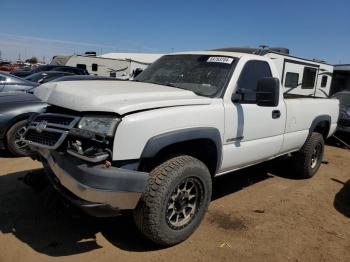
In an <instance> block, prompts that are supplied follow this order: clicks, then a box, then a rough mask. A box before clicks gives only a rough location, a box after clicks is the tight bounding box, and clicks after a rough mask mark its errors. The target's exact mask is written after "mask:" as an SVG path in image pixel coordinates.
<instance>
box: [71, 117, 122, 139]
mask: <svg viewBox="0 0 350 262" xmlns="http://www.w3.org/2000/svg"><path fill="white" fill-rule="evenodd" d="M119 122H120V118H115V117H110V116H84V117H82V118H81V119H80V121H79V123H78V128H79V129H82V130H87V131H91V132H95V133H98V134H103V135H107V136H113V135H114V130H115V128H116V126H117V125H118V123H119Z"/></svg>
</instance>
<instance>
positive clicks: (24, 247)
mask: <svg viewBox="0 0 350 262" xmlns="http://www.w3.org/2000/svg"><path fill="white" fill-rule="evenodd" d="M335 144H336V141H331V145H330V146H327V148H326V153H325V159H324V163H323V164H322V166H321V168H320V171H319V173H318V174H317V176H316V177H314V178H313V179H310V180H302V179H296V178H294V177H293V174H290V173H289V172H288V170H287V169H286V168H284V167H285V165H284V163H283V162H282V163H281V164H280V165H277V164H276V163H274V162H272V163H268V164H264V165H259V166H257V167H254V168H248V169H245V170H243V171H240V172H235V173H231V174H228V175H225V176H221V177H218V178H216V179H215V180H214V197H213V200H212V202H211V204H210V207H209V212H208V214H207V215H206V217H205V220H204V221H203V223H202V224H201V226H200V227H199V229H198V230H197V231H196V232H195V233H194V234H193V236H191V237H190V238H189V239H188V240H187V241H185V242H184V243H181V244H179V245H177V246H174V247H171V248H160V247H157V246H155V245H154V244H152V243H150V242H149V241H148V240H147V239H146V238H145V237H143V236H142V235H141V234H140V233H139V232H138V231H137V230H136V228H135V226H134V224H133V222H132V219H131V217H130V216H128V215H124V216H120V217H117V218H113V219H95V218H91V217H87V216H85V215H81V214H79V213H77V212H76V211H75V210H72V209H69V208H68V209H67V208H65V207H63V206H61V205H60V204H59V203H58V202H57V201H54V200H52V201H51V202H50V203H45V205H44V200H45V194H47V192H46V193H40V194H39V193H36V192H34V190H33V189H32V188H30V187H28V186H27V185H25V184H24V183H23V181H22V180H21V178H22V177H23V176H24V175H25V174H26V172H28V171H29V170H33V169H38V168H41V165H40V164H39V163H38V162H34V161H31V160H30V159H27V158H11V157H10V156H8V155H7V154H6V153H4V152H2V153H1V156H0V261H1V262H4V261H29V262H39V261H57V260H62V259H64V261H99V262H101V261H112V260H113V261H177V262H179V261H259V262H261V261H350V182H348V181H349V180H350V150H346V149H342V148H338V147H335Z"/></svg>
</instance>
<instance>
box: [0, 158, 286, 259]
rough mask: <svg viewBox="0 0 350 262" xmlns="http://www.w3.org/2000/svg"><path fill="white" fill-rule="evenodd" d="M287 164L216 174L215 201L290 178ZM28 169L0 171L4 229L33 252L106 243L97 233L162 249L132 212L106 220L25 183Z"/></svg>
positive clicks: (127, 245) (67, 251)
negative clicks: (276, 178) (272, 180)
mask: <svg viewBox="0 0 350 262" xmlns="http://www.w3.org/2000/svg"><path fill="white" fill-rule="evenodd" d="M283 166H284V164H283V163H282V164H276V163H274V162H271V163H267V164H264V165H259V166H256V167H252V168H247V169H244V170H242V171H239V172H234V173H231V174H227V175H223V176H220V177H217V178H215V179H214V181H213V200H215V199H218V198H220V197H223V196H225V195H228V194H232V193H235V192H237V191H239V190H242V189H244V188H245V187H248V186H251V185H254V184H256V183H259V182H261V181H264V180H266V179H270V178H273V176H274V175H277V176H281V177H285V178H288V179H292V177H293V174H291V173H286V172H284V171H282V170H283V169H282V167H283ZM284 170H286V169H285V168H284ZM27 172H28V171H27ZM27 172H18V173H12V174H7V175H2V176H0V232H1V233H3V234H13V235H14V236H15V237H17V238H18V239H19V240H21V241H22V242H24V243H26V244H27V245H29V246H30V247H32V248H33V249H34V250H35V251H37V252H40V253H43V254H46V255H49V256H57V257H60V256H67V255H74V254H79V253H84V252H89V251H91V250H95V249H100V248H103V247H102V246H101V245H100V244H99V243H98V242H97V241H96V235H97V234H102V235H103V237H104V238H105V239H107V240H108V241H109V242H110V243H111V244H113V245H114V246H116V247H118V248H120V249H123V250H127V251H137V252H145V251H151V250H157V249H160V248H161V247H159V246H156V245H154V244H153V243H152V242H150V241H149V240H147V239H146V238H145V237H144V236H143V235H142V234H141V233H139V231H138V230H137V229H136V227H135V225H134V223H133V219H132V216H131V214H124V215H122V216H119V217H116V218H108V219H97V218H92V217H89V216H86V215H84V214H82V213H80V211H78V210H76V209H74V208H72V207H67V206H65V205H64V204H63V203H62V201H61V199H60V198H59V196H58V195H57V193H56V192H55V191H54V190H53V189H50V188H48V189H46V190H44V191H41V192H40V193H38V192H35V191H34V190H33V189H32V188H31V187H29V186H27V185H25V184H24V183H23V181H22V180H23V177H24V176H25V174H26V173H27ZM35 172H37V173H40V172H43V171H42V170H41V169H40V170H35ZM272 174H273V175H272Z"/></svg>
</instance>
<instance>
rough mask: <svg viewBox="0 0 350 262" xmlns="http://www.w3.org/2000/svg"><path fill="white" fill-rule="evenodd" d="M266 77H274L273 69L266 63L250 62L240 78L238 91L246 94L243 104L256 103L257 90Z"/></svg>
mask: <svg viewBox="0 0 350 262" xmlns="http://www.w3.org/2000/svg"><path fill="white" fill-rule="evenodd" d="M264 77H272V73H271V69H270V66H269V64H268V63H266V62H265V61H256V60H254V61H253V60H252V61H248V62H247V63H246V64H245V66H244V68H243V70H242V72H241V75H240V77H239V80H238V89H241V90H242V93H244V98H243V102H248V103H255V102H256V92H255V91H256V88H257V86H258V81H259V80H260V79H261V78H264Z"/></svg>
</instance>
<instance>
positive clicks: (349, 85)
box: [331, 64, 350, 95]
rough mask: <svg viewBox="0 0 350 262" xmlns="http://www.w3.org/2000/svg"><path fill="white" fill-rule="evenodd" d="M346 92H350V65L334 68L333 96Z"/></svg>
mask: <svg viewBox="0 0 350 262" xmlns="http://www.w3.org/2000/svg"><path fill="white" fill-rule="evenodd" d="M344 90H347V91H349V90H350V64H342V65H335V66H334V71H333V81H332V86H331V95H333V94H335V93H338V92H340V91H344Z"/></svg>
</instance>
